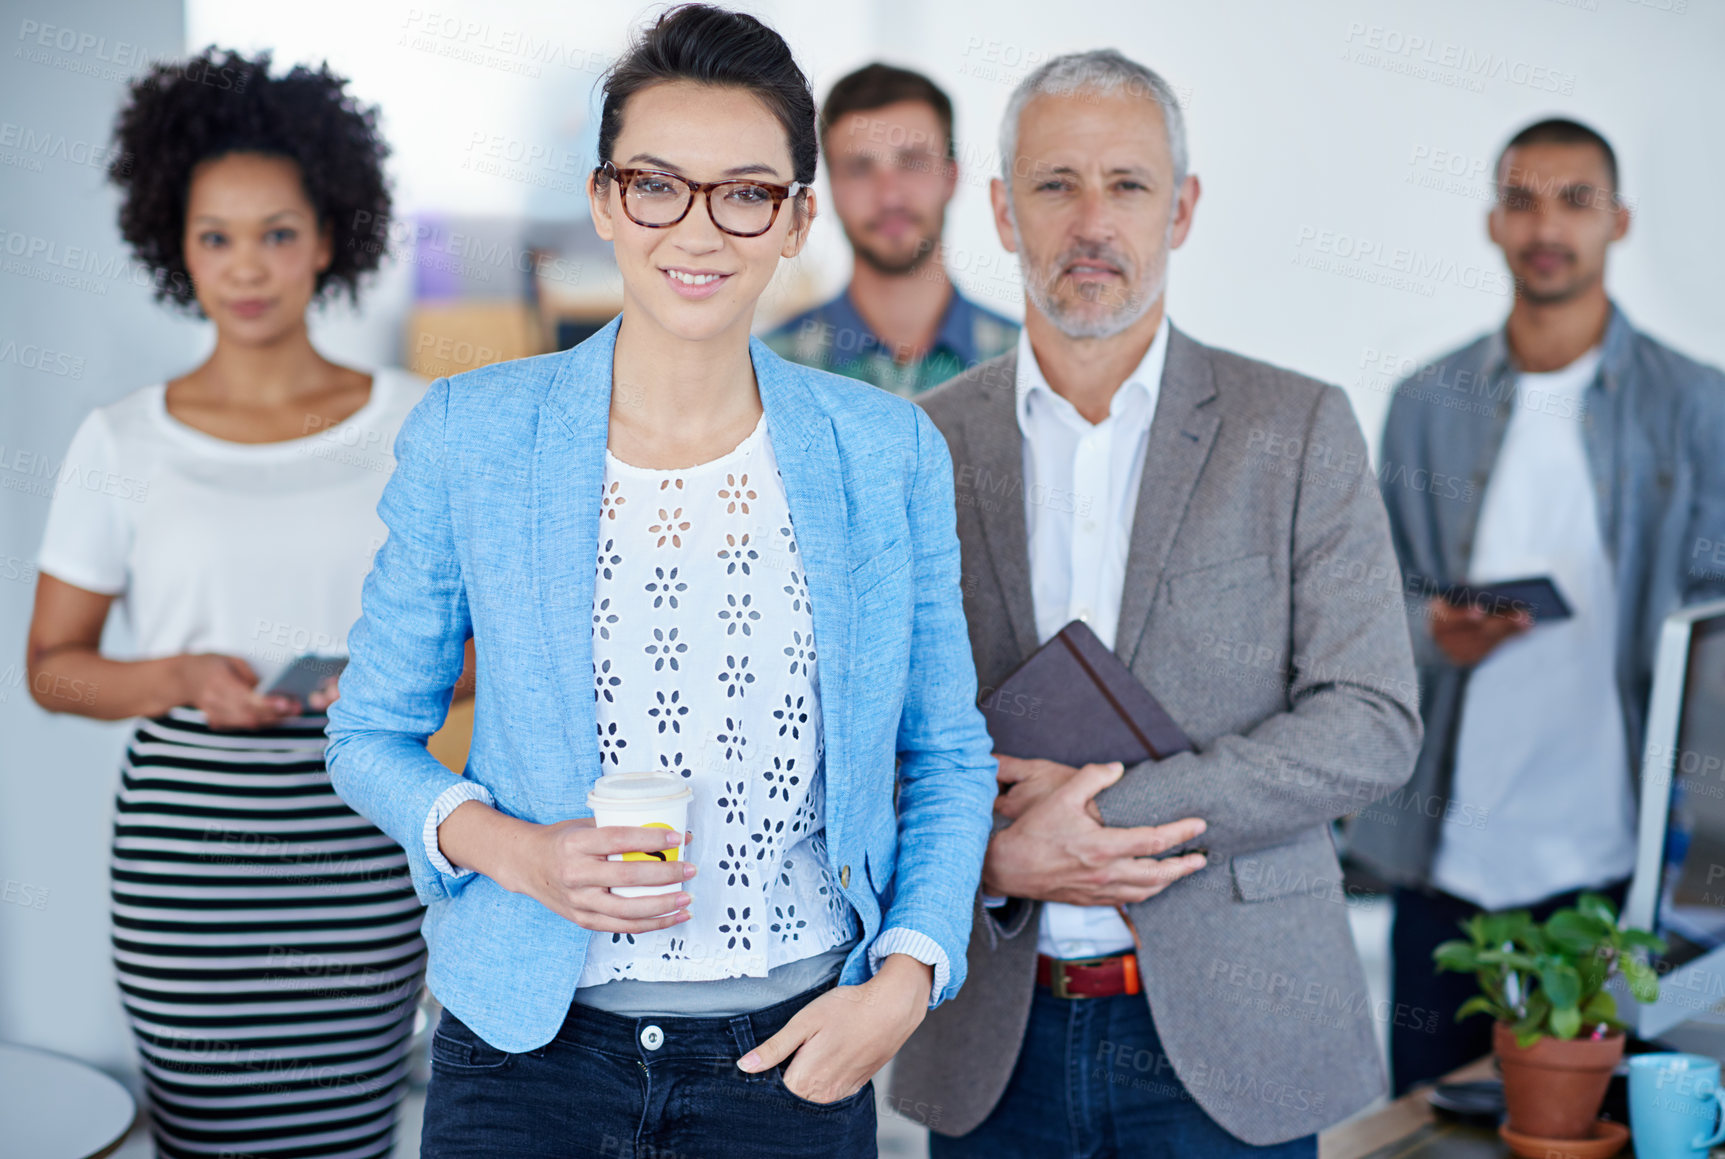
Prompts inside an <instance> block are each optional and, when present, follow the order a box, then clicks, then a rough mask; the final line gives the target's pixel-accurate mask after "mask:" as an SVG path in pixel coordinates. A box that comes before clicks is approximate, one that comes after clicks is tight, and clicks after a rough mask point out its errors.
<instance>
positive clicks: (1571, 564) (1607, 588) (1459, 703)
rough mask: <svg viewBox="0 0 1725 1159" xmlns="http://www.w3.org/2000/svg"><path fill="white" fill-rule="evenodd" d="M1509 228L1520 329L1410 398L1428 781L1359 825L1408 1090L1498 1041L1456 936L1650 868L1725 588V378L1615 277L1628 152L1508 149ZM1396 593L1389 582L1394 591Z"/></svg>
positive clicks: (1393, 435)
mask: <svg viewBox="0 0 1725 1159" xmlns="http://www.w3.org/2000/svg"><path fill="white" fill-rule="evenodd" d="M1497 185H1498V198H1497V202H1496V204H1495V205H1494V206H1493V207H1492V209H1491V211H1490V214H1489V217H1488V219H1487V221H1488V226H1489V230H1490V234H1491V238H1492V241H1493V242H1495V243H1496V244H1497V245H1498V247H1499V248H1500V249H1501V250H1502V251H1503V255H1504V260H1505V262H1506V263H1507V264H1508V266H1509V271H1510V274H1511V275H1512V276H1513V278H1514V282H1515V301H1514V305H1513V306H1512V307H1511V310H1510V315H1509V318H1508V320H1507V322H1506V323H1505V325H1504V328H1503V329H1502V330H1501V331H1499V332H1496V333H1493V334H1490V335H1487V336H1486V337H1483V338H1480V339H1479V340H1477V341H1475V342H1473V343H1472V344H1470V345H1468V346H1466V347H1464V348H1463V349H1461V350H1458V351H1456V352H1454V353H1452V354H1449V355H1447V356H1445V357H1444V358H1442V359H1440V360H1439V361H1437V362H1435V363H1433V364H1432V365H1429V366H1426V367H1424V368H1422V369H1421V370H1420V371H1418V372H1417V373H1416V374H1414V375H1413V376H1412V377H1410V378H1409V379H1407V380H1406V381H1404V382H1403V383H1401V385H1400V386H1399V387H1398V388H1397V389H1396V394H1395V399H1394V402H1393V403H1392V404H1391V407H1390V415H1389V420H1388V422H1387V424H1386V426H1385V430H1384V439H1383V447H1382V452H1381V455H1380V463H1379V471H1378V477H1379V481H1380V486H1381V489H1382V492H1383V497H1384V504H1385V507H1386V508H1387V510H1388V512H1389V517H1390V527H1391V531H1392V534H1393V536H1394V539H1395V545H1396V552H1397V555H1398V557H1399V559H1400V562H1401V567H1402V572H1403V575H1404V584H1403V588H1402V589H1401V592H1400V595H1402V596H1403V597H1405V598H1407V605H1408V611H1409V618H1410V624H1411V627H1412V634H1413V639H1414V652H1415V656H1416V659H1417V660H1418V662H1419V669H1420V685H1421V694H1422V695H1421V711H1422V714H1423V717H1424V720H1425V726H1426V731H1425V744H1424V748H1423V750H1422V752H1421V754H1420V760H1419V765H1418V767H1417V769H1416V771H1415V773H1414V777H1413V780H1412V781H1410V782H1409V783H1408V786H1407V788H1406V789H1405V790H1404V791H1403V792H1401V793H1398V794H1395V795H1392V796H1391V797H1388V798H1385V799H1383V800H1380V801H1378V802H1376V803H1374V804H1373V805H1372V806H1370V807H1369V808H1367V809H1365V810H1363V811H1362V812H1361V813H1360V815H1359V816H1358V817H1357V818H1356V820H1355V823H1354V826H1353V830H1352V844H1351V850H1352V853H1353V855H1354V856H1355V857H1356V858H1358V859H1359V860H1360V861H1362V862H1363V863H1365V864H1366V865H1367V866H1368V867H1370V868H1373V869H1375V870H1376V871H1378V872H1379V873H1381V874H1383V875H1384V876H1385V877H1387V878H1388V879H1389V880H1391V881H1392V882H1394V883H1395V885H1396V886H1397V889H1396V916H1395V925H1394V930H1393V934H1392V946H1391V949H1392V954H1393V957H1394V979H1393V998H1394V1003H1395V1005H1396V1007H1397V1008H1400V1007H1403V1006H1409V1007H1417V1008H1420V1009H1426V1010H1434V1011H1436V1012H1437V1017H1436V1018H1435V1019H1433V1020H1427V1021H1425V1022H1421V1023H1410V1024H1405V1025H1404V1024H1403V1023H1402V1022H1400V1021H1398V1022H1395V1023H1393V1024H1392V1026H1391V1028H1390V1044H1391V1050H1390V1063H1391V1071H1392V1074H1393V1078H1394V1081H1395V1086H1396V1088H1397V1090H1398V1091H1401V1090H1406V1089H1407V1088H1408V1087H1410V1086H1412V1085H1414V1084H1416V1083H1419V1082H1423V1081H1426V1080H1429V1079H1432V1078H1435V1077H1437V1076H1439V1075H1441V1074H1444V1073H1445V1072H1447V1071H1449V1070H1451V1069H1453V1068H1455V1067H1457V1066H1460V1065H1461V1064H1463V1063H1465V1062H1467V1061H1469V1060H1470V1059H1473V1058H1476V1057H1478V1056H1480V1055H1483V1054H1485V1053H1487V1052H1488V1051H1489V1050H1490V1049H1491V1026H1490V1023H1489V1021H1488V1020H1486V1019H1483V1018H1476V1019H1472V1020H1469V1021H1465V1022H1462V1023H1459V1024H1458V1023H1457V1022H1456V1021H1455V1020H1454V1014H1455V1010H1456V1009H1457V1007H1459V1006H1460V1004H1461V1003H1462V1002H1464V1001H1465V1000H1466V999H1467V998H1468V997H1469V996H1470V995H1471V994H1472V993H1474V990H1475V986H1474V980H1473V978H1472V977H1471V976H1469V975H1465V974H1441V975H1439V974H1436V973H1435V971H1434V967H1433V965H1432V957H1431V955H1432V950H1433V949H1434V948H1435V947H1436V946H1437V944H1438V943H1439V942H1442V941H1445V940H1448V939H1449V938H1452V937H1456V936H1458V935H1457V931H1456V924H1457V923H1458V922H1459V921H1462V920H1464V919H1465V918H1467V917H1468V916H1470V915H1472V914H1474V913H1477V912H1479V911H1480V910H1482V909H1484V910H1502V909H1517V908H1524V907H1525V908H1530V909H1532V910H1533V911H1534V913H1535V916H1536V917H1543V916H1545V915H1547V914H1549V913H1550V912H1551V911H1552V910H1553V909H1555V908H1557V907H1559V906H1562V905H1567V904H1573V902H1574V901H1575V898H1576V894H1577V892H1578V891H1579V890H1583V889H1595V890H1602V891H1604V892H1607V893H1611V894H1614V895H1615V896H1616V897H1617V898H1618V899H1619V900H1620V901H1621V897H1622V889H1623V886H1624V884H1625V883H1626V881H1627V879H1628V877H1629V875H1630V873H1631V871H1632V870H1633V868H1634V864H1635V852H1636V851H1635V808H1636V769H1637V766H1638V763H1639V758H1640V756H1641V745H1642V738H1643V715H1644V712H1645V709H1646V704H1647V695H1648V690H1649V687H1650V683H1651V679H1652V676H1651V673H1652V666H1653V657H1654V649H1655V644H1656V642H1657V639H1658V634H1659V628H1660V624H1661V622H1662V621H1663V620H1664V618H1665V616H1666V615H1667V614H1669V613H1670V612H1672V611H1673V610H1675V609H1677V608H1679V607H1681V606H1683V605H1684V604H1687V603H1693V602H1696V601H1699V600H1702V599H1706V598H1709V597H1711V596H1714V595H1717V594H1719V593H1721V592H1725V570H1721V569H1720V568H1719V567H1717V566H1710V565H1709V563H1708V559H1709V558H1710V553H1711V552H1712V551H1713V545H1715V544H1718V543H1720V542H1722V541H1725V378H1722V376H1721V375H1720V373H1719V372H1718V371H1717V370H1714V369H1712V368H1710V367H1706V366H1702V365H1699V364H1697V363H1695V362H1692V361H1691V360H1689V359H1687V358H1685V357H1683V356H1682V355H1680V354H1678V353H1676V352H1675V351H1672V350H1671V349H1669V348H1667V347H1665V346H1663V345H1661V344H1660V343H1658V342H1655V341H1654V340H1653V339H1651V338H1649V337H1647V336H1646V335H1644V334H1642V333H1640V332H1638V331H1637V330H1635V329H1634V328H1633V327H1632V326H1631V324H1630V322H1629V320H1628V319H1627V318H1626V317H1625V315H1624V314H1623V312H1622V311H1621V310H1620V309H1618V308H1617V307H1616V305H1614V304H1613V303H1612V301H1611V300H1610V298H1608V297H1607V295H1606V292H1605V262H1606V253H1607V251H1608V249H1609V248H1610V247H1611V245H1613V244H1614V243H1615V242H1617V241H1619V240H1621V239H1622V238H1623V236H1624V235H1625V233H1626V232H1627V231H1628V228H1629V220H1630V215H1629V209H1628V208H1627V207H1626V206H1625V204H1624V202H1623V199H1622V197H1621V196H1620V194H1619V192H1618V182H1617V161H1616V157H1615V156H1614V154H1613V152H1612V149H1611V146H1610V145H1609V144H1607V142H1606V141H1605V139H1604V138H1603V137H1601V136H1600V135H1599V134H1598V133H1596V132H1595V131H1593V130H1592V129H1590V128H1588V127H1586V126H1584V125H1580V124H1577V123H1576V122H1574V121H1568V120H1547V121H1541V122H1539V123H1538V124H1534V125H1531V126H1529V127H1527V128H1525V129H1523V130H1522V131H1521V132H1519V133H1517V134H1516V135H1515V137H1514V138H1512V139H1511V140H1510V142H1509V144H1508V145H1507V146H1506V147H1505V149H1504V151H1503V155H1502V156H1501V157H1500V158H1499V161H1498V170H1497ZM1529 576H1548V577H1550V578H1551V579H1552V580H1553V582H1554V583H1555V584H1556V586H1557V588H1558V590H1559V591H1560V592H1561V593H1562V594H1563V595H1564V597H1565V598H1566V600H1567V602H1568V603H1569V605H1570V606H1571V608H1572V610H1573V613H1574V614H1573V615H1572V616H1571V617H1569V618H1567V619H1552V620H1545V621H1541V622H1538V623H1536V622H1535V621H1534V620H1533V619H1532V618H1531V617H1530V616H1529V615H1527V614H1526V612H1525V610H1518V609H1517V608H1515V607H1513V606H1510V607H1502V608H1490V609H1482V608H1477V607H1454V606H1451V604H1450V603H1448V602H1446V601H1445V600H1443V599H1441V598H1439V597H1437V596H1436V595H1434V594H1432V593H1433V592H1435V591H1436V590H1437V589H1439V588H1443V587H1446V586H1447V585H1450V584H1453V583H1456V582H1460V581H1467V582H1470V583H1474V584H1490V583H1492V582H1498V581H1505V580H1510V579H1516V578H1522V577H1529ZM1385 595H1386V597H1387V598H1393V597H1389V593H1385Z"/></svg>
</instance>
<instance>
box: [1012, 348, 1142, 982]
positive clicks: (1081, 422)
mask: <svg viewBox="0 0 1725 1159" xmlns="http://www.w3.org/2000/svg"><path fill="white" fill-rule="evenodd" d="M1167 358H1168V316H1167V314H1163V316H1162V325H1161V326H1159V327H1158V328H1157V330H1156V337H1155V338H1153V339H1152V340H1151V342H1150V349H1149V350H1147V351H1145V353H1144V359H1143V361H1142V362H1140V363H1139V364H1138V368H1137V369H1136V370H1134V371H1133V372H1132V373H1131V374H1130V375H1129V376H1128V377H1127V379H1126V381H1125V382H1124V383H1122V384H1121V386H1120V389H1119V390H1116V391H1115V392H1114V397H1113V398H1112V399H1111V400H1110V401H1109V404H1108V417H1107V418H1105V419H1103V420H1102V421H1101V422H1099V423H1096V424H1094V425H1093V424H1091V423H1090V422H1089V420H1087V419H1085V418H1084V416H1083V415H1081V414H1079V413H1078V410H1077V408H1075V407H1074V406H1073V405H1072V404H1071V403H1069V402H1067V401H1066V400H1065V399H1064V398H1061V397H1060V396H1059V395H1058V394H1055V393H1054V390H1053V388H1051V387H1050V386H1049V385H1048V380H1047V379H1045V378H1044V377H1043V376H1042V368H1041V367H1040V366H1039V365H1037V362H1036V355H1035V352H1034V351H1032V350H1031V348H1030V337H1029V332H1028V331H1022V332H1020V334H1019V337H1018V381H1017V396H1018V397H1017V403H1018V429H1019V430H1020V431H1021V432H1023V435H1024V520H1025V529H1026V532H1027V538H1028V544H1029V548H1030V590H1031V594H1032V597H1033V599H1034V601H1035V607H1036V638H1037V641H1038V642H1039V643H1046V642H1047V641H1048V640H1050V639H1051V638H1052V637H1053V636H1054V635H1055V634H1056V633H1057V632H1059V631H1060V629H1062V628H1064V627H1065V626H1066V625H1067V624H1069V623H1071V622H1072V621H1073V620H1083V621H1085V622H1086V623H1087V624H1089V625H1090V629H1091V631H1093V632H1095V633H1096V636H1097V638H1098V639H1100V640H1101V641H1102V643H1103V644H1104V645H1106V646H1107V647H1109V648H1112V647H1114V634H1115V631H1116V629H1117V628H1118V627H1119V621H1120V597H1121V592H1122V590H1123V589H1124V587H1125V585H1126V554H1127V549H1128V548H1129V547H1130V545H1131V542H1132V517H1133V515H1134V514H1135V513H1136V511H1137V509H1138V486H1139V482H1140V480H1142V478H1143V476H1144V455H1145V450H1146V448H1147V447H1148V445H1149V441H1150V421H1151V419H1153V418H1154V417H1155V415H1156V399H1157V397H1158V396H1159V394H1160V393H1161V387H1162V367H1163V365H1164V363H1165V362H1166V361H1167ZM1036 945H1037V949H1038V950H1039V951H1040V952H1042V953H1044V954H1048V955H1049V956H1051V957H1055V958H1094V957H1101V956H1104V955H1108V954H1117V953H1121V952H1122V951H1126V950H1131V949H1132V947H1133V940H1132V931H1131V930H1130V929H1129V928H1128V927H1127V925H1126V923H1125V922H1124V921H1123V920H1122V919H1121V917H1120V914H1119V912H1118V911H1116V910H1115V908H1114V907H1113V906H1078V905H1067V904H1065V903H1062V902H1048V903H1046V904H1044V905H1043V907H1042V921H1041V925H1040V927H1039V929H1038V931H1037V937H1036Z"/></svg>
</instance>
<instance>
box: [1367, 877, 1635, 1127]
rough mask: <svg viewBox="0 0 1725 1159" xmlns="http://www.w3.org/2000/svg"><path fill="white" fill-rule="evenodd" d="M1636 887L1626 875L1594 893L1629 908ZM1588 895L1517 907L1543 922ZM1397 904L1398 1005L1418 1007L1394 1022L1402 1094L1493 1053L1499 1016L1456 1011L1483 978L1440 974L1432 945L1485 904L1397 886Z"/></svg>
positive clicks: (1396, 1079)
mask: <svg viewBox="0 0 1725 1159" xmlns="http://www.w3.org/2000/svg"><path fill="white" fill-rule="evenodd" d="M1628 889H1629V883H1628V882H1627V881H1620V882H1618V883H1616V884H1615V885H1609V886H1604V887H1602V888H1600V889H1597V890H1590V891H1589V892H1592V893H1603V894H1604V895H1605V896H1607V897H1609V898H1610V899H1611V900H1612V901H1613V902H1614V903H1615V904H1616V905H1618V906H1619V907H1621V906H1622V905H1623V897H1624V894H1625V893H1627V892H1628ZM1580 896H1581V893H1580V891H1579V890H1577V891H1574V892H1571V893H1562V894H1558V895H1557V896H1555V897H1549V898H1546V899H1545V900H1544V901H1542V902H1537V903H1535V904H1534V905H1530V906H1515V907H1513V908H1515V909H1526V910H1529V911H1530V912H1532V914H1533V919H1534V920H1535V921H1540V922H1542V921H1544V920H1545V919H1547V918H1549V917H1550V916H1551V915H1552V914H1553V913H1554V912H1555V911H1557V910H1559V909H1562V908H1563V907H1565V906H1572V905H1574V904H1575V903H1576V900H1577V899H1578V898H1579V897H1580ZM1395 903H1396V911H1395V917H1394V919H1393V921H1392V924H1391V926H1390V1001H1391V1008H1392V1009H1394V1010H1398V1011H1401V1010H1406V1011H1409V1012H1411V1014H1412V1016H1411V1017H1408V1018H1405V1019H1404V1018H1397V1019H1395V1020H1394V1021H1393V1022H1391V1023H1390V1078H1391V1081H1392V1082H1393V1083H1394V1085H1395V1093H1396V1094H1398V1095H1400V1094H1403V1093H1405V1092H1406V1091H1407V1090H1408V1089H1409V1088H1411V1087H1414V1086H1417V1085H1419V1084H1420V1083H1425V1082H1431V1081H1433V1080H1434V1079H1438V1078H1441V1077H1443V1076H1444V1075H1446V1074H1448V1073H1449V1072H1450V1071H1452V1070H1455V1069H1456V1068H1457V1067H1460V1066H1465V1065H1466V1064H1468V1063H1470V1062H1472V1061H1473V1060H1474V1059H1476V1058H1479V1057H1480V1056H1481V1055H1486V1054H1490V1053H1491V1019H1490V1018H1489V1017H1487V1016H1486V1015H1484V1014H1475V1015H1472V1016H1470V1017H1469V1018H1467V1019H1466V1020H1465V1021H1462V1022H1457V1021H1456V1020H1455V1012H1456V1011H1457V1010H1459V1009H1461V1004H1462V1003H1463V1002H1466V1001H1467V1000H1468V999H1469V998H1472V997H1473V996H1474V995H1475V994H1478V993H1479V983H1478V981H1476V980H1475V978H1474V976H1473V975H1472V974H1459V973H1453V972H1445V973H1442V974H1440V973H1438V971H1437V967H1436V966H1435V965H1434V964H1433V963H1432V951H1433V950H1435V949H1437V948H1438V946H1439V945H1441V944H1442V943H1444V942H1447V941H1449V940H1451V939H1452V938H1465V937H1467V935H1466V934H1464V933H1463V932H1462V931H1461V929H1460V923H1462V922H1464V921H1466V920H1467V919H1468V918H1470V917H1472V916H1473V915H1474V914H1477V913H1480V912H1482V911H1481V910H1480V908H1479V907H1478V906H1477V905H1474V904H1473V903H1472V902H1469V901H1463V900H1462V899H1461V898H1459V897H1454V896H1452V895H1450V894H1447V893H1443V892H1441V891H1437V890H1433V891H1430V892H1426V891H1421V890H1414V889H1397V890H1396V891H1395Z"/></svg>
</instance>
